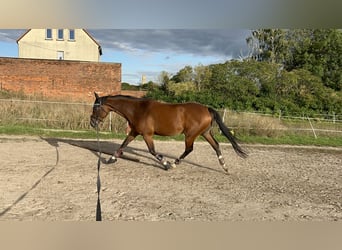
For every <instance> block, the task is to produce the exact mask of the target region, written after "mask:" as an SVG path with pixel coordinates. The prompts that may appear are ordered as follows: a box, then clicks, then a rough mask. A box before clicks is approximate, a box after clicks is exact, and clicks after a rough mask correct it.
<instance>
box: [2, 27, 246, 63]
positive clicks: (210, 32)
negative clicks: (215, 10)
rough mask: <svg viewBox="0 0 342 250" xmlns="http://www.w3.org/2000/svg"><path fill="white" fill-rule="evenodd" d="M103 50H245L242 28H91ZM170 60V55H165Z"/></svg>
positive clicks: (6, 36) (6, 37)
mask: <svg viewBox="0 0 342 250" xmlns="http://www.w3.org/2000/svg"><path fill="white" fill-rule="evenodd" d="M25 31H26V30H6V29H5V30H0V41H5V42H15V41H16V40H17V39H18V38H19V37H20V36H21V35H22V34H24V32H25ZM87 31H88V32H89V33H90V34H91V35H92V36H93V37H94V38H95V40H97V41H98V42H99V43H100V44H101V46H102V48H104V50H106V49H111V50H119V51H125V52H130V53H153V52H165V53H170V54H173V53H184V54H192V55H196V56H221V57H223V56H224V57H232V58H237V57H239V56H240V55H241V54H244V53H246V51H247V44H246V38H247V37H248V36H250V34H251V32H250V30H245V29H91V30H87ZM167 59H169V57H168V58H167Z"/></svg>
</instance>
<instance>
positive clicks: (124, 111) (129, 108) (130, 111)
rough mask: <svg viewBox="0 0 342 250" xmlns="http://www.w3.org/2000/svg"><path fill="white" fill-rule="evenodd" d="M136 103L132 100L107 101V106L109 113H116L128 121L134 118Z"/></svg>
mask: <svg viewBox="0 0 342 250" xmlns="http://www.w3.org/2000/svg"><path fill="white" fill-rule="evenodd" d="M135 104H136V101H135V100H134V99H132V100H131V99H114V98H112V99H107V101H106V103H105V105H107V106H108V107H109V108H110V109H111V111H114V112H117V113H119V114H120V115H122V116H123V117H125V118H126V119H128V120H130V119H131V117H132V116H134V109H135V106H136V105H135Z"/></svg>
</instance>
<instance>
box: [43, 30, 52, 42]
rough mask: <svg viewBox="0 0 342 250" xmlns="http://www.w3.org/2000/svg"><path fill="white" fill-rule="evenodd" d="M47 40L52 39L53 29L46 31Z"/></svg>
mask: <svg viewBox="0 0 342 250" xmlns="http://www.w3.org/2000/svg"><path fill="white" fill-rule="evenodd" d="M45 39H47V40H50V39H52V29H46V37H45Z"/></svg>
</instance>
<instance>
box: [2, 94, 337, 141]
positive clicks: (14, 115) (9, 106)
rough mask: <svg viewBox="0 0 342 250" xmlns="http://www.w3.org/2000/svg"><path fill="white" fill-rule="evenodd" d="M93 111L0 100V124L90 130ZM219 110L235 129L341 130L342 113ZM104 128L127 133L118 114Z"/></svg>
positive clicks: (61, 104)
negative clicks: (309, 113)
mask: <svg viewBox="0 0 342 250" xmlns="http://www.w3.org/2000/svg"><path fill="white" fill-rule="evenodd" d="M91 112H92V103H88V104H87V103H72V102H51V101H49V102H48V101H34V100H16V99H0V125H2V124H20V123H30V124H33V125H36V126H42V127H43V128H51V129H68V130H83V129H91V128H90V126H89V117H90V114H91ZM219 112H220V113H221V115H222V118H223V121H225V123H226V124H227V125H228V126H229V127H230V128H232V129H244V130H249V131H253V130H273V131H295V132H310V133H312V134H313V135H314V136H315V137H317V133H318V132H323V133H334V134H336V135H341V133H342V114H336V113H332V114H314V115H311V116H308V115H306V114H298V115H294V116H285V115H282V112H281V111H278V112H277V113H276V114H271V113H262V112H244V111H239V112H238V111H231V110H227V109H224V110H220V111H219ZM275 121H279V123H277V122H275ZM102 128H103V129H105V130H109V131H113V132H124V129H125V128H126V122H125V121H124V120H123V119H122V118H121V117H119V116H118V115H116V114H115V113H110V115H109V116H108V118H107V119H106V120H105V124H104V125H103V127H102Z"/></svg>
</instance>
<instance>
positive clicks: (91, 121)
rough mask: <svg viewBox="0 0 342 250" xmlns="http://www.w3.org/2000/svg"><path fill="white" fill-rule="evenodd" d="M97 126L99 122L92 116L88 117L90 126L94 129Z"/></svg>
mask: <svg viewBox="0 0 342 250" xmlns="http://www.w3.org/2000/svg"><path fill="white" fill-rule="evenodd" d="M98 125H99V120H98V119H96V118H95V117H93V116H90V126H92V127H93V128H96V127H97V126H98Z"/></svg>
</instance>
